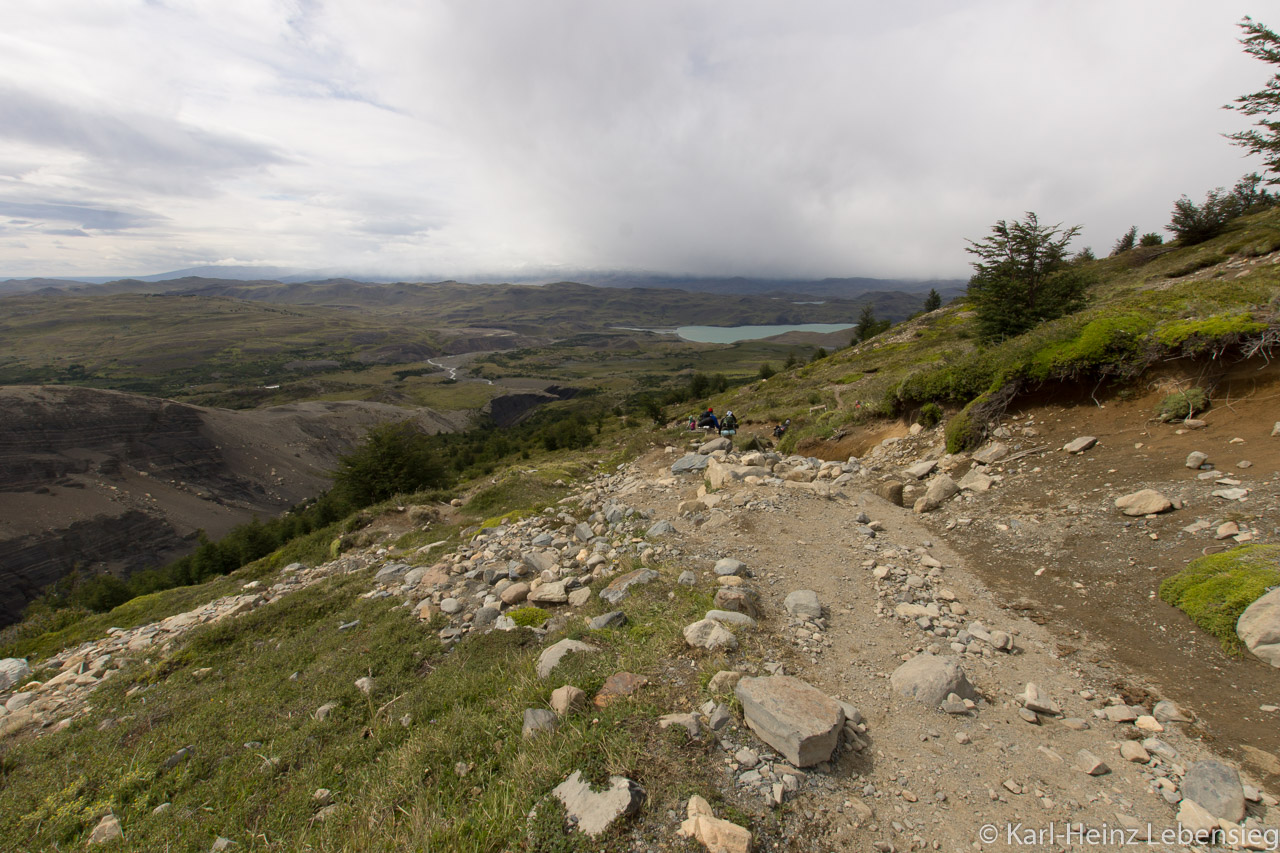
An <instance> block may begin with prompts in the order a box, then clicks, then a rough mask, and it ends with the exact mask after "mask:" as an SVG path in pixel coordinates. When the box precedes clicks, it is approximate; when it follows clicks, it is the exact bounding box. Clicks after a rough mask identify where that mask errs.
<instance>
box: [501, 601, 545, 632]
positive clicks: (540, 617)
mask: <svg viewBox="0 0 1280 853" xmlns="http://www.w3.org/2000/svg"><path fill="white" fill-rule="evenodd" d="M507 615H508V616H510V617H511V621H513V622H515V623H516V624H517V625H519V626H520V627H521V628H536V627H538V626H539V625H541V624H543V623H544V622H546V621H547V620H548V619H550V618H551V614H550V613H548V612H547V611H545V610H543V609H542V608H541V607H533V606H532V605H530V606H527V607H517V608H516V609H515V610H512V611H511V612H509V613H508V614H507Z"/></svg>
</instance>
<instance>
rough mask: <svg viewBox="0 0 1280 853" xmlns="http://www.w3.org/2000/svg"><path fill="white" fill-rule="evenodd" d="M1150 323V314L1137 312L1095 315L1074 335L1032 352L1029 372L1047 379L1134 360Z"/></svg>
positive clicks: (1138, 355)
mask: <svg viewBox="0 0 1280 853" xmlns="http://www.w3.org/2000/svg"><path fill="white" fill-rule="evenodd" d="M1153 325H1154V322H1153V321H1152V320H1151V319H1150V318H1149V317H1147V316H1144V315H1142V314H1136V313H1125V314H1119V315H1104V316H1102V317H1098V318H1097V319H1095V320H1092V321H1090V322H1088V323H1086V324H1085V326H1084V327H1083V328H1082V329H1081V330H1080V332H1079V334H1077V335H1076V336H1075V337H1073V338H1071V339H1069V340H1066V341H1062V342H1059V343H1054V344H1050V345H1049V346H1046V347H1045V348H1043V349H1041V350H1040V351H1039V352H1037V353H1035V354H1034V356H1033V357H1032V359H1031V365H1030V373H1031V375H1032V376H1033V377H1034V378H1037V379H1047V378H1049V377H1060V376H1065V375H1069V374H1074V373H1078V372H1080V371H1096V370H1100V369H1102V368H1105V367H1108V366H1115V365H1120V364H1125V363H1130V362H1133V361H1134V360H1136V359H1138V358H1140V356H1141V353H1142V348H1143V347H1142V344H1143V339H1144V337H1145V335H1146V333H1147V332H1148V331H1149V330H1150V329H1151V327H1152V326H1153Z"/></svg>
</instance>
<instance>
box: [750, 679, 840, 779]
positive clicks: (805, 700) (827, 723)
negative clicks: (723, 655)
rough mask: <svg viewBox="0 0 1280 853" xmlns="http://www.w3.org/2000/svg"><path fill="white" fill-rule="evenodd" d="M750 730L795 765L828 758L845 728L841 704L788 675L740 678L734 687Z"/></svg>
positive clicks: (812, 763)
mask: <svg viewBox="0 0 1280 853" xmlns="http://www.w3.org/2000/svg"><path fill="white" fill-rule="evenodd" d="M734 695H736V696H737V697H738V701H740V702H741V703H742V713H743V716H744V717H745V719H746V721H747V725H748V726H750V727H751V730H752V731H753V732H755V733H756V735H757V736H758V737H759V738H760V739H761V740H763V741H764V742H765V743H767V744H769V746H771V747H773V748H774V749H776V750H778V752H780V753H782V755H783V756H784V757H785V758H786V759H787V761H789V762H791V764H793V765H795V766H796V767H809V766H811V765H814V764H820V763H822V762H823V761H827V760H828V759H830V758H831V754H832V752H833V751H834V750H835V748H836V741H837V740H838V738H839V736H840V729H841V728H843V727H844V720H845V716H844V709H843V708H841V707H840V703H838V702H836V701H835V700H834V699H832V698H830V697H829V696H827V695H826V694H824V693H823V692H822V691H820V690H818V689H817V688H815V687H813V686H811V685H809V684H807V683H806V682H804V681H801V680H800V679H798V678H792V677H791V676H789V675H774V676H769V677H767V678H743V679H742V680H740V681H739V682H738V686H737V687H736V688H735V689H734Z"/></svg>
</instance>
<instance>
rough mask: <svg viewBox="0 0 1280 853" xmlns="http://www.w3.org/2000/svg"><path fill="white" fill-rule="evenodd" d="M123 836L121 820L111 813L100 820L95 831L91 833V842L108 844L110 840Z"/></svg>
mask: <svg viewBox="0 0 1280 853" xmlns="http://www.w3.org/2000/svg"><path fill="white" fill-rule="evenodd" d="M123 837H124V832H123V831H122V830H121V829H120V821H119V820H117V819H116V816H115V815H113V814H109V815H106V816H105V817H103V818H102V820H100V821H98V825H97V826H95V827H94V828H93V832H92V833H90V834H89V843H90V844H106V843H107V842H108V841H115V840H116V839H117V838H123Z"/></svg>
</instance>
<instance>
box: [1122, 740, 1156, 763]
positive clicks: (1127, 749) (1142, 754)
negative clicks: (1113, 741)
mask: <svg viewBox="0 0 1280 853" xmlns="http://www.w3.org/2000/svg"><path fill="white" fill-rule="evenodd" d="M1120 755H1121V757H1122V758H1124V760H1125V761H1132V762H1135V763H1137V764H1146V763H1147V762H1148V761H1150V760H1151V753H1149V752H1147V751H1146V750H1145V749H1143V748H1142V744H1140V743H1138V742H1137V741H1133V740H1126V741H1121V743H1120Z"/></svg>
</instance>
